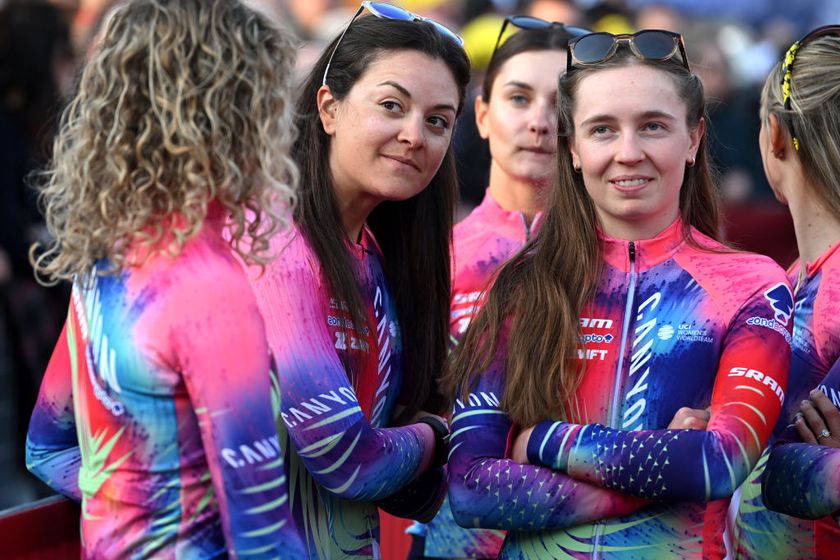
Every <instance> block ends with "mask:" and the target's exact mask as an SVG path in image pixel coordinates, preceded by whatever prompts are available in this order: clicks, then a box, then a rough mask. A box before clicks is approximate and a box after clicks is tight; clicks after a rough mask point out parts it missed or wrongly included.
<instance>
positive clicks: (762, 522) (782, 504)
mask: <svg viewBox="0 0 840 560" xmlns="http://www.w3.org/2000/svg"><path fill="white" fill-rule="evenodd" d="M799 268H800V266H799V263H798V262H796V263H794V264H793V266H791V271H794V272H798V271H799ZM794 277H795V274H792V279H793V278H794ZM838 279H840V244H837V245H835V246H833V247H832V248H831V249H829V250H828V251H826V252H825V253H824V254H823V255H821V256H820V257H819V258H818V259H817V260H816V261H814V262H812V263H807V265H806V267H805V277H804V279H803V281H802V282H801V285H800V286H799V287H798V289H797V291H796V306H795V309H796V311H795V313H794V324H793V352H792V355H791V362H790V381H789V383H788V391H787V399H786V401H785V407H784V410H783V412H782V416H781V417H780V420H779V423H778V425H777V428H776V435H779V433H780V432H781V431H783V430H784V429H785V427H786V426H787V425H788V424H789V423H790V421H791V419H792V417H793V415H794V414H795V413H796V412H797V411H798V409H799V403H800V402H801V401H802V400H803V399H805V398H807V397H808V392H809V391H810V390H811V389H813V388H814V387H819V388H820V389H821V390H822V391H824V392H825V393H826V394H828V395H830V396H831V397H832V398H833V400H834V403H835V404H838V405H840V396H839V395H838V393H837V389H838V385H837V384H838V381H840V380H838V376H839V375H840V283H838V281H837V280H838ZM829 372H836V373H832V375H831V376H830V377H826V376H827V375H828V374H829ZM781 441H782V442H787V443H783V444H780V445H778V446H777V447H775V448H774V451H773V453H772V454H769V449H768V452H765V454H764V455H762V457H761V461H760V462H759V465H758V467H757V468H756V470H755V471H754V472H753V473H752V474H751V475H750V478H749V479H748V481H747V483H745V484H744V486H743V487H742V489H741V501H740V503H739V510H738V517H737V518H736V525H735V531H734V534H733V537H734V542H735V543H736V545H737V548H736V554H735V557H741V558H755V559H758V558H771V557H775V558H832V557H835V556H836V555H837V551H838V549H840V528H838V525H837V522H836V521H835V520H834V519H832V518H831V517H830V516H829V515H830V514H833V513H835V512H836V511H837V510H838V509H840V505H838V502H837V497H838V490H840V485H838V483H837V481H836V480H834V478H833V477H836V475H837V460H838V457H840V455H837V453H836V452H833V450H831V451H829V450H828V448H826V447H823V446H811V445H807V444H803V443H800V442H799V438H798V437H797V436H796V432H795V430H794V429H792V428H791V429H790V430H789V431H788V432H787V433H786V434H785V435H784V436H783V437H782V438H781ZM768 455H769V457H768ZM832 456H834V458H832ZM768 458H769V462H768ZM765 467H766V469H767V471H766V472H765ZM827 469H828V470H827ZM765 477H766V478H768V479H769V480H767V484H766V485H765V490H764V491H765V495H766V496H767V497H768V498H769V499H770V501H768V504H769V505H771V507H772V508H773V509H774V510H776V511H779V512H785V513H789V514H790V515H784V514H782V513H776V512H775V511H769V510H768V509H767V505H765V502H764V500H763V499H762V496H761V485H762V479H764V478H765ZM806 492H807V494H806ZM794 515H795V516H797V517H793V516H794ZM821 516H829V517H825V518H824V519H817V518H818V517H821ZM801 518H804V519H801Z"/></svg>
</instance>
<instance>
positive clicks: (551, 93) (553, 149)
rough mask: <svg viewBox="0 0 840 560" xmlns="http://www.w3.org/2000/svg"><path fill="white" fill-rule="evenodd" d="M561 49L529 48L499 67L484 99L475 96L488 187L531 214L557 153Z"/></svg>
mask: <svg viewBox="0 0 840 560" xmlns="http://www.w3.org/2000/svg"><path fill="white" fill-rule="evenodd" d="M561 54H562V51H557V50H544V51H528V52H523V53H520V54H517V55H515V56H513V57H511V58H510V59H508V60H507V61H506V62H505V63H504V64H503V65H502V67H501V69H500V70H499V73H498V74H497V76H496V79H495V81H494V82H493V86H492V95H491V96H490V100H489V101H485V100H484V99H483V98H482V97H481V96H479V97H478V98H477V99H476V102H475V115H476V116H475V121H476V125H477V127H478V132H479V134H480V135H481V137H482V138H484V139H485V140H487V141H488V142H489V144H490V155H491V158H492V161H491V164H490V185H489V188H490V193H491V194H492V196H493V198H494V200H496V202H498V203H499V205H500V206H501V207H502V208H504V209H505V210H509V211H519V212H522V213H523V214H524V215H525V217H526V218H528V219H532V218H533V217H534V214H536V213H537V212H538V211H539V210H540V209H541V208H542V203H541V201H540V191H541V190H542V188H543V187H545V186H546V185H548V184H549V183H550V180H551V173H552V168H553V165H554V157H555V155H556V153H557V138H556V136H555V132H556V130H557V79H558V76H560V74H561V73H562V72H563V67H564V65H565V58H564V57H563V56H561Z"/></svg>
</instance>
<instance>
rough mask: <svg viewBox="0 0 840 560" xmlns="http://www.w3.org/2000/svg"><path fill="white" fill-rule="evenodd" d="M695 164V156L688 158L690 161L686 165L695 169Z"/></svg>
mask: <svg viewBox="0 0 840 560" xmlns="http://www.w3.org/2000/svg"><path fill="white" fill-rule="evenodd" d="M694 163H695V161H694V156H688V161H686V162H685V164H686V165H687V166H688V167H694Z"/></svg>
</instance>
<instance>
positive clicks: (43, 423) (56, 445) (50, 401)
mask: <svg viewBox="0 0 840 560" xmlns="http://www.w3.org/2000/svg"><path fill="white" fill-rule="evenodd" d="M71 312H72V311H71ZM68 321H69V319H68ZM74 346H75V345H74V344H71V342H70V341H69V340H68V329H67V324H66V323H65V325H64V328H63V329H62V331H61V335H60V336H59V338H58V342H57V343H56V345H55V349H54V350H53V353H52V357H51V358H50V362H49V364H48V365H47V371H46V372H45V373H44V379H43V381H42V382H41V390H40V392H39V393H38V400H37V402H36V403H35V408H34V409H33V411H32V418H31V420H30V422H29V430H28V433H27V435H26V468H27V469H29V471H30V472H32V474H34V475H35V476H37V477H38V478H40V479H41V480H43V481H44V482H45V483H46V484H47V486H49V487H50V488H52V489H53V490H55V491H56V492H58V493H60V494H64V495H65V496H67V497H68V498H71V499H73V500H75V501H77V502H81V500H82V494H81V491H80V490H79V469H80V467H81V460H82V458H81V452H80V449H79V443H78V439H77V436H76V421H75V417H74V411H73V390H72V389H73V382H72V370H71V367H72V365H71V353H73V352H75V351H76V349H75V347H74Z"/></svg>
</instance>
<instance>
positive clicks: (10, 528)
mask: <svg viewBox="0 0 840 560" xmlns="http://www.w3.org/2000/svg"><path fill="white" fill-rule="evenodd" d="M0 535H2V537H0V541H2V557H3V558H4V559H5V560H47V559H49V560H53V559H55V560H63V559H65V558H66V559H70V558H74V559H77V558H79V556H80V554H81V547H80V544H79V506H78V505H77V504H75V503H73V502H71V501H70V500H68V499H67V498H64V497H62V496H52V497H50V498H44V499H43V500H38V501H37V502H32V503H31V504H25V505H22V506H19V507H16V508H12V509H7V510H5V511H2V512H0Z"/></svg>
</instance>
